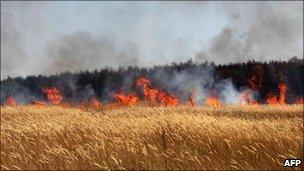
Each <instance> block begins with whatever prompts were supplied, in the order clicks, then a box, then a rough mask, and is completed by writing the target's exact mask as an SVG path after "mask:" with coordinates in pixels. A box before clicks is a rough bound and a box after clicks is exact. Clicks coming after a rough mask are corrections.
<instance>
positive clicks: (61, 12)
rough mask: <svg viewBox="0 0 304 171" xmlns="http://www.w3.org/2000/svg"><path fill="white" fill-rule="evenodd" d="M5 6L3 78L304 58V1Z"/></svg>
mask: <svg viewBox="0 0 304 171" xmlns="http://www.w3.org/2000/svg"><path fill="white" fill-rule="evenodd" d="M71 3H73V5H72V6H71V5H70V4H71ZM1 9H2V10H1V14H2V15H1V16H2V18H1V22H2V23H1V35H2V36H1V45H2V51H1V61H2V63H1V71H2V72H1V79H3V78H5V77H7V76H13V77H16V76H27V75H31V74H34V75H37V74H48V75H49V74H55V73H58V72H63V71H72V72H74V71H79V70H84V69H88V70H94V69H100V68H102V67H111V68H117V67H119V66H122V67H125V66H129V65H137V66H143V67H150V66H153V65H162V64H168V63H171V62H176V63H178V62H183V61H186V60H188V59H190V58H194V59H195V61H197V62H204V61H206V60H207V61H214V62H216V63H230V62H245V61H247V60H249V59H255V60H287V59H289V58H290V57H292V56H294V55H296V56H298V57H300V58H301V57H303V41H302V39H303V32H302V30H303V13H302V11H303V3H302V2H220V3H219V2H117V3H116V2H115V3H114V2H94V3H89V2H79V3H78V2H77V3H76V2H75V3H74V2H66V3H65V2H64V3H59V2H58V3H55V2H3V3H1Z"/></svg>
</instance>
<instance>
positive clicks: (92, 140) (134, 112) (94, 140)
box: [1, 105, 303, 170]
mask: <svg viewBox="0 0 304 171" xmlns="http://www.w3.org/2000/svg"><path fill="white" fill-rule="evenodd" d="M286 158H300V159H302V161H303V106H302V105H286V106H258V105H255V106H249V105H248V106H246V105H244V106H241V105H238V106H233V105H231V106H224V107H222V108H220V109H214V108H211V107H194V108H189V107H172V108H171V107H166V108H165V107H146V106H137V107H125V108H115V109H99V110H98V109H89V108H88V109H76V108H63V107H58V106H53V107H34V106H17V107H1V169H14V170H16V169H30V170H33V169H39V170H41V169H56V170H58V169H65V170H66V169H78V170H79V169H103V170H106V169H115V170H116V169H121V170H124V169H128V170H129V169H137V170H142V169H144V170H160V169H161V170H166V169H167V170H177V169H179V170H181V169H182V170H202V169H221V170H223V169H230V170H231V169H245V170H249V169H283V162H284V159H286Z"/></svg>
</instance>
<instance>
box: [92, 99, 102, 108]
mask: <svg viewBox="0 0 304 171" xmlns="http://www.w3.org/2000/svg"><path fill="white" fill-rule="evenodd" d="M90 105H91V106H93V107H94V108H99V107H101V103H100V101H99V100H98V99H96V98H92V99H91V101H90Z"/></svg>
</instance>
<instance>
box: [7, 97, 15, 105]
mask: <svg viewBox="0 0 304 171" xmlns="http://www.w3.org/2000/svg"><path fill="white" fill-rule="evenodd" d="M5 104H6V105H7V106H16V105H17V102H16V100H15V99H14V98H13V96H9V97H8V98H7V99H6V101H5Z"/></svg>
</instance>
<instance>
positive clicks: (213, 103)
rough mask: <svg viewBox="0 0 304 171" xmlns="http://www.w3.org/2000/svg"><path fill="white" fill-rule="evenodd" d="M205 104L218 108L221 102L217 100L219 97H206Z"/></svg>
mask: <svg viewBox="0 0 304 171" xmlns="http://www.w3.org/2000/svg"><path fill="white" fill-rule="evenodd" d="M205 104H206V105H209V106H213V107H215V108H219V107H220V106H221V102H220V101H219V99H218V98H217V97H216V96H210V97H208V98H207V100H206V102H205Z"/></svg>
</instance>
